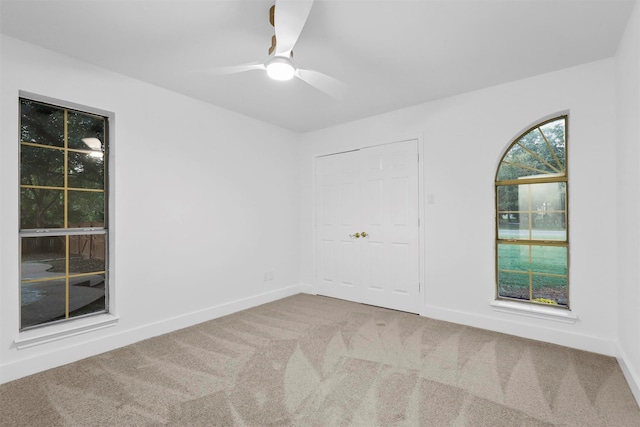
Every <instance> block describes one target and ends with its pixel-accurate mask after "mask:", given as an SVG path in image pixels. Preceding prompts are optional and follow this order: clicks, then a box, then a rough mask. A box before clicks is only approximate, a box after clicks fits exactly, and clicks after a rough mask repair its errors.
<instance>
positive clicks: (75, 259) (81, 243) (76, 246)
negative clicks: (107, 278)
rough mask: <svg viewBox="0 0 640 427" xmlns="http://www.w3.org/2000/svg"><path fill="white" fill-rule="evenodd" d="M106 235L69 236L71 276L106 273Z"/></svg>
mask: <svg viewBox="0 0 640 427" xmlns="http://www.w3.org/2000/svg"><path fill="white" fill-rule="evenodd" d="M105 248H106V245H105V235H104V234H86V235H73V236H69V274H71V275H73V274H84V273H92V272H100V271H105V270H106V268H105V252H106V251H105Z"/></svg>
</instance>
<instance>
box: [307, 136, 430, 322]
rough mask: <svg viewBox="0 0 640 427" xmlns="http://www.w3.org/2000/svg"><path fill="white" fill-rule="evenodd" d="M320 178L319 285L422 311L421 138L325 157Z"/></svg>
mask: <svg viewBox="0 0 640 427" xmlns="http://www.w3.org/2000/svg"><path fill="white" fill-rule="evenodd" d="M316 185H317V187H316V195H317V197H318V198H317V200H316V216H317V218H316V227H317V234H316V239H317V240H316V242H317V243H316V248H317V249H316V250H317V252H316V266H317V272H316V283H315V285H316V291H317V292H318V293H319V294H322V295H327V296H332V297H336V298H343V299H348V300H351V301H356V302H364V303H367V304H373V305H378V306H382V307H388V308H393V309H397V310H404V311H409V312H416V313H417V312H419V308H420V303H419V300H420V298H419V297H420V291H419V238H418V236H419V230H418V215H419V210H418V200H419V197H418V191H419V188H418V146H417V141H415V140H413V141H406V142H401V143H395V144H387V145H382V146H377V147H371V148H366V149H362V150H358V151H354V152H349V153H342V154H337V155H333V156H326V157H320V158H318V159H317V161H316ZM362 232H365V233H366V234H367V235H366V237H360V238H355V237H353V236H354V235H355V234H356V233H362Z"/></svg>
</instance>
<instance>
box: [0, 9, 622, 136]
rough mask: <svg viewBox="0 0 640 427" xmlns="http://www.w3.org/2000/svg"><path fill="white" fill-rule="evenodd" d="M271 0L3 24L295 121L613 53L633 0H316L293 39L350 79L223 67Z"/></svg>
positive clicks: (260, 43) (299, 55)
mask: <svg viewBox="0 0 640 427" xmlns="http://www.w3.org/2000/svg"><path fill="white" fill-rule="evenodd" d="M273 3H274V0H252V1H247V0H227V1H221V0H198V1H190V0H174V1H158V0H136V1H123V0H84V1H62V0H43V1H35V0H1V3H0V4H1V9H0V12H1V19H0V31H1V32H2V33H3V34H6V35H8V36H11V37H14V38H17V39H21V40H24V41H27V42H30V43H33V44H36V45H39V46H43V47H45V48H48V49H52V50H54V51H58V52H60V53H63V54H66V55H69V56H72V57H76V58H80V59H82V60H85V61H87V62H90V63H93V64H97V65H99V66H102V67H104V68H107V69H110V70H113V71H116V72H119V73H122V74H125V75H129V76H132V77H135V78H138V79H140V80H144V81H147V82H150V83H153V84H156V85H158V86H161V87H164V88H167V89H170V90H173V91H176V92H179V93H183V94H185V95H188V96H191V97H194V98H198V99H201V100H203V101H206V102H209V103H211V104H215V105H218V106H221V107H224V108H227V109H229V110H233V111H237V112H239V113H242V114H245V115H247V116H251V117H255V118H257V119H260V120H264V121H266V122H270V123H273V124H275V125H278V126H282V127H284V128H288V129H291V130H294V131H308V130H313V129H319V128H324V127H327V126H331V125H335V124H339V123H344V122H348V121H352V120H356V119H359V118H364V117H368V116H371V115H375V114H379V113H384V112H388V111H392V110H396V109H399V108H402V107H407V106H410V105H415V104H419V103H422V102H427V101H430V100H434V99H438V98H443V97H446V96H451V95H454V94H458V93H463V92H467V91H470V90H475V89H480V88H483V87H488V86H492V85H496V84H500V83H504V82H508V81H513V80H517V79H521V78H525V77H528V76H533V75H536V74H540V73H545V72H549V71H553V70H558V69H561V68H566V67H570V66H573V65H578V64H582V63H586V62H590V61H594V60H598V59H602V58H607V57H611V56H613V55H615V50H616V47H617V44H618V41H619V39H620V37H621V35H622V32H623V31H624V28H625V26H626V22H627V20H628V18H629V15H630V13H631V10H632V8H633V5H634V0H597V1H589V0H423V1H418V0H414V1H402V0H385V1H366V0H350V1H346V0H316V2H315V3H314V5H313V8H312V9H311V13H310V15H309V19H308V21H307V24H306V26H305V27H304V29H303V31H302V34H301V36H300V39H299V40H298V43H297V44H296V46H295V49H294V53H295V56H294V59H295V60H296V62H297V63H298V64H299V65H300V66H302V67H305V68H310V69H314V70H316V71H320V72H323V73H325V74H328V75H331V76H333V77H335V78H337V79H339V80H341V81H343V82H344V83H346V84H347V91H346V93H345V95H344V97H343V98H342V99H334V98H331V97H329V96H327V95H326V94H324V93H322V92H320V91H318V90H316V89H314V88H313V87H311V86H309V85H307V84H306V83H304V82H302V81H300V80H292V81H288V82H276V81H273V80H270V79H269V78H268V77H267V76H266V75H265V73H264V72H263V71H249V72H245V73H241V74H234V75H214V74H213V73H211V72H209V71H207V70H210V69H212V68H215V67H221V66H228V65H237V64H243V63H247V62H252V61H259V60H264V59H266V58H267V56H268V55H267V50H268V48H269V46H270V45H271V36H272V35H273V27H272V26H271V25H270V24H269V21H268V13H269V8H270V7H271V5H272V4H273Z"/></svg>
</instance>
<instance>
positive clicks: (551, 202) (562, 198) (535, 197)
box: [530, 182, 567, 241]
mask: <svg viewBox="0 0 640 427" xmlns="http://www.w3.org/2000/svg"><path fill="white" fill-rule="evenodd" d="M530 187H531V210H532V221H531V225H532V238H533V239H535V240H561V241H565V240H567V220H566V210H565V203H566V183H564V182H553V183H547V184H532V185H531V186H530Z"/></svg>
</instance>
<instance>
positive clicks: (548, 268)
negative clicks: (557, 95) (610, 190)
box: [495, 116, 569, 308]
mask: <svg viewBox="0 0 640 427" xmlns="http://www.w3.org/2000/svg"><path fill="white" fill-rule="evenodd" d="M495 184H496V281H497V297H498V299H511V300H519V301H528V302H531V303H536V304H546V305H553V306H562V307H565V308H568V307H569V280H568V278H569V275H568V262H569V234H568V230H569V224H568V219H569V217H568V215H567V213H568V201H567V200H568V199H567V191H568V179H567V116H561V117H556V118H553V119H551V120H547V121H544V122H542V123H540V124H538V125H536V126H534V127H533V128H531V129H529V130H527V131H526V132H524V133H523V134H522V135H520V136H519V137H518V138H516V139H515V142H513V143H512V144H511V145H510V146H509V148H508V149H507V151H506V153H505V154H504V156H503V157H502V160H501V162H500V165H499V167H498V171H497V173H496V181H495Z"/></svg>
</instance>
